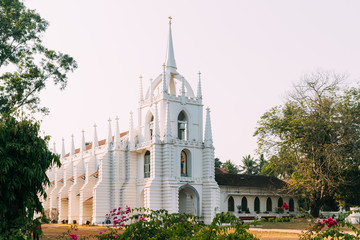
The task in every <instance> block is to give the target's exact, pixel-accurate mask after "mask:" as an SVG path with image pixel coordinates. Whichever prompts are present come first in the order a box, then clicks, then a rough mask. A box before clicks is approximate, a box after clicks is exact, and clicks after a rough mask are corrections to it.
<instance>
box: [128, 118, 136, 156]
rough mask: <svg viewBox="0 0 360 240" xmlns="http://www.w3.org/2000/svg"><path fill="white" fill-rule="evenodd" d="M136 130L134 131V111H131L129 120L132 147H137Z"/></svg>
mask: <svg viewBox="0 0 360 240" xmlns="http://www.w3.org/2000/svg"><path fill="white" fill-rule="evenodd" d="M134 140H135V132H134V120H133V112H130V120H129V145H130V149H133V148H134V147H135V143H134Z"/></svg>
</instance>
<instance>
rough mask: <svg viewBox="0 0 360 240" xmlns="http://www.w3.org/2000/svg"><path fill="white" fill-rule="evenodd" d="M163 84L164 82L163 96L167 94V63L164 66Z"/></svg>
mask: <svg viewBox="0 0 360 240" xmlns="http://www.w3.org/2000/svg"><path fill="white" fill-rule="evenodd" d="M162 82H163V94H165V93H167V85H166V72H165V63H164V64H163V73H162Z"/></svg>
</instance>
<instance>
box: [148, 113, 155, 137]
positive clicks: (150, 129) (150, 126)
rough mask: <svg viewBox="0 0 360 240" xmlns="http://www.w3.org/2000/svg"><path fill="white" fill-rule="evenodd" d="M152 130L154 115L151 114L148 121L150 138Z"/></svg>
mask: <svg viewBox="0 0 360 240" xmlns="http://www.w3.org/2000/svg"><path fill="white" fill-rule="evenodd" d="M153 131H154V116H151V119H150V122H149V134H150V140H151V139H152V137H153Z"/></svg>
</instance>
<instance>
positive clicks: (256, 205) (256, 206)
mask: <svg viewBox="0 0 360 240" xmlns="http://www.w3.org/2000/svg"><path fill="white" fill-rule="evenodd" d="M254 211H255V212H260V199H259V198H258V197H256V198H255V200H254Z"/></svg>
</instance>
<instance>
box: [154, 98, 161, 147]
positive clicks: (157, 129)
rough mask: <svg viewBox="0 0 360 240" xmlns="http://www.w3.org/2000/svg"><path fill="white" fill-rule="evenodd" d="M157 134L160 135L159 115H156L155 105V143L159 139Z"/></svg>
mask: <svg viewBox="0 0 360 240" xmlns="http://www.w3.org/2000/svg"><path fill="white" fill-rule="evenodd" d="M159 133H160V129H159V114H158V107H157V103H155V117H154V139H155V143H157V142H159V137H160V136H159Z"/></svg>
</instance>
